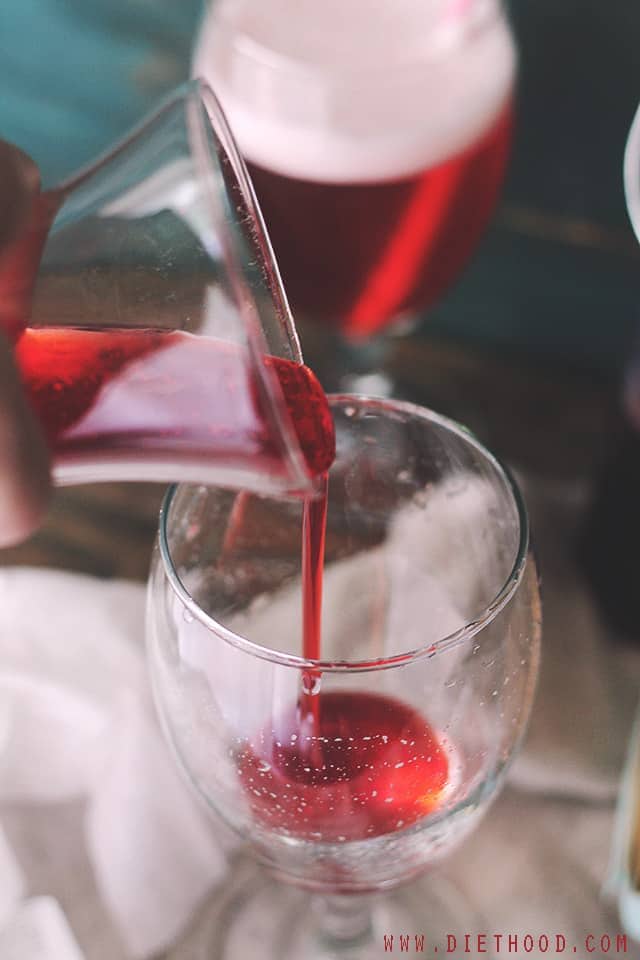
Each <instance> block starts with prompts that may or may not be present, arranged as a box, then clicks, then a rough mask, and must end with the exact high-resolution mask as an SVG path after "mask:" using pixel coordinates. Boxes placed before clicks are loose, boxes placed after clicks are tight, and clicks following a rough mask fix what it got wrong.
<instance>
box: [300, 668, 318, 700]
mask: <svg viewBox="0 0 640 960" xmlns="http://www.w3.org/2000/svg"><path fill="white" fill-rule="evenodd" d="M321 686H322V677H321V676H320V674H319V673H303V674H302V689H303V690H304V692H305V693H306V694H308V695H309V696H311V697H315V696H316V694H318V693H320V688H321Z"/></svg>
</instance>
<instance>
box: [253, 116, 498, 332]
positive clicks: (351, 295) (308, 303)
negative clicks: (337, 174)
mask: <svg viewBox="0 0 640 960" xmlns="http://www.w3.org/2000/svg"><path fill="white" fill-rule="evenodd" d="M511 120H512V117H511V109H510V108H505V109H504V110H503V111H502V112H501V113H500V115H499V117H498V118H497V119H496V120H495V122H494V123H493V125H492V127H491V129H490V130H489V131H488V132H487V133H485V134H484V135H483V136H481V137H480V139H479V140H478V141H477V142H476V143H474V144H473V145H472V146H470V147H467V149H465V150H464V151H463V152H461V153H459V154H457V155H456V156H453V157H449V158H447V159H445V160H444V161H443V162H441V163H439V164H438V165H437V166H435V167H431V168H428V169H426V170H424V171H423V172H421V173H418V174H416V175H414V176H411V177H407V178H402V179H398V180H388V181H381V182H378V183H322V182H318V181H315V182H314V181H311V180H302V179H295V178H291V177H287V176H283V175H282V174H279V173H276V172H273V171H271V170H266V169H263V168H262V167H259V166H256V165H255V164H251V163H250V164H249V170H250V173H251V177H252V179H253V183H254V186H255V189H256V194H257V197H258V200H259V202H260V206H261V208H262V212H263V214H264V218H265V222H266V224H267V227H268V230H269V235H270V237H271V241H272V243H273V248H274V251H275V254H276V259H277V261H278V264H279V266H280V270H281V273H282V277H283V280H284V285H285V288H286V290H287V295H288V297H289V299H290V301H291V303H292V305H293V307H294V310H296V311H299V312H301V313H306V314H309V315H311V316H314V317H321V318H323V319H324V320H326V322H327V323H330V324H332V325H334V326H337V327H339V328H340V329H341V330H342V331H343V332H344V333H345V334H347V335H348V336H350V337H353V338H357V337H366V336H370V335H371V334H374V333H376V332H377V331H379V330H380V329H382V328H383V327H384V326H385V325H386V324H387V323H388V322H389V321H390V320H392V319H393V318H395V317H398V316H399V315H400V314H403V313H409V312H412V311H415V310H417V309H418V308H421V307H428V306H429V305H431V304H432V303H434V302H435V301H436V300H438V298H439V297H441V296H442V295H443V294H444V293H445V291H446V290H447V289H448V287H449V286H450V285H451V283H452V282H453V281H454V280H455V279H456V277H457V276H458V274H459V273H460V271H461V270H462V268H463V267H464V266H465V264H466V262H467V260H468V259H469V257H470V256H471V254H472V253H473V251H474V249H475V247H476V245H477V243H478V241H479V239H480V237H481V236H482V233H483V231H484V229H485V227H486V225H487V223H488V221H489V218H490V216H491V214H492V212H493V209H494V206H495V203H496V200H497V196H498V191H499V189H500V186H501V184H502V180H503V177H504V172H505V168H506V163H507V157H508V154H509V145H510V140H511Z"/></svg>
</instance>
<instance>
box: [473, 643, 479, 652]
mask: <svg viewBox="0 0 640 960" xmlns="http://www.w3.org/2000/svg"><path fill="white" fill-rule="evenodd" d="M479 649H480V644H479V643H475V644H474V645H473V650H472V651H471V652H472V653H477V652H478V650H479Z"/></svg>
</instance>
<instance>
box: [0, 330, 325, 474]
mask: <svg viewBox="0 0 640 960" xmlns="http://www.w3.org/2000/svg"><path fill="white" fill-rule="evenodd" d="M16 359H17V362H18V366H19V368H20V372H21V375H22V379H23V382H24V384H25V387H26V389H27V392H28V395H29V397H30V399H31V402H32V404H33V406H34V408H35V410H36V412H37V414H38V416H39V418H40V420H41V422H42V424H43V427H44V429H45V432H46V435H47V438H48V440H49V442H50V444H51V447H52V449H53V451H54V455H55V458H56V459H58V460H65V459H73V458H78V457H82V458H85V459H92V458H95V459H96V460H99V461H101V462H104V461H105V460H113V461H119V460H127V459H130V458H131V457H136V456H145V457H146V458H148V459H155V460H157V461H158V462H163V461H167V462H168V463H169V464H179V463H180V462H181V461H182V460H188V461H189V462H191V461H193V462H194V463H196V464H197V463H200V465H201V467H202V468H203V469H204V468H205V466H206V464H207V462H208V460H210V459H211V458H214V459H216V460H224V462H225V463H232V464H235V465H236V466H237V467H238V468H239V469H242V468H243V466H245V465H246V467H247V468H248V469H251V471H252V472H256V464H259V466H260V468H261V469H262V470H263V471H264V472H265V473H266V474H268V475H270V476H279V475H281V474H284V473H285V471H286V465H285V463H284V458H285V451H284V450H283V449H282V448H281V445H280V443H279V432H278V431H277V430H275V429H273V415H272V413H271V411H270V409H269V406H268V404H267V403H266V402H265V400H264V388H263V386H262V384H261V382H260V381H259V378H258V377H257V376H256V374H255V369H254V368H253V367H252V365H251V364H250V363H249V362H248V356H247V353H246V351H243V350H241V349H239V348H237V347H235V346H234V345H233V344H229V343H224V342H222V341H219V340H214V339H208V338H205V337H194V336H192V335H190V334H187V333H180V332H171V333H164V332H159V331H153V330H132V331H124V330H115V329H114V330H101V331H93V330H74V329H62V328H60V329H56V328H42V329H27V330H25V331H24V333H23V334H22V336H21V337H20V339H19V341H18V343H17V345H16ZM264 363H265V364H266V366H267V367H268V368H269V369H270V370H272V371H273V372H274V373H275V374H276V375H277V377H278V380H279V382H280V386H281V388H282V393H283V396H284V399H285V403H286V406H287V409H288V412H289V415H290V418H291V422H292V424H293V426H294V428H295V430H296V433H297V436H298V440H299V443H300V447H301V449H302V452H303V454H304V456H305V458H306V463H307V468H308V471H309V473H311V474H318V473H322V472H323V471H325V470H326V469H327V468H328V466H329V465H330V463H331V462H332V460H333V457H334V452H335V451H334V443H335V440H334V432H333V422H332V419H331V414H330V411H329V407H328V404H327V400H326V397H325V395H324V393H323V391H322V388H321V387H320V385H319V384H318V382H317V380H316V379H315V377H314V375H313V373H312V372H311V371H310V370H309V369H308V368H307V367H304V366H301V365H298V364H294V363H291V362H289V361H286V360H281V359H277V358H274V357H267V358H265V360H264Z"/></svg>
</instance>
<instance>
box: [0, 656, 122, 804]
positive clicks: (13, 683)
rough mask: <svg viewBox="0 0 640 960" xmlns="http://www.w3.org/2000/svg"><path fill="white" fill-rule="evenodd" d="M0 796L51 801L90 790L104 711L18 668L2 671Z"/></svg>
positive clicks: (103, 735) (102, 743)
mask: <svg viewBox="0 0 640 960" xmlns="http://www.w3.org/2000/svg"><path fill="white" fill-rule="evenodd" d="M0 702H2V704H3V708H2V710H3V714H4V716H3V718H2V719H3V724H2V725H3V726H4V731H3V735H2V737H1V738H0V741H1V742H0V799H1V800H21V801H28V802H55V801H59V800H66V799H70V798H72V797H75V796H79V795H81V794H83V793H85V792H88V790H89V787H90V784H91V783H92V781H93V776H94V774H93V770H94V765H95V763H96V761H97V758H98V756H99V754H100V751H101V750H102V749H103V747H104V746H105V745H106V733H107V731H108V717H107V715H106V713H105V711H103V710H101V709H99V708H98V707H96V706H95V704H93V703H92V702H91V701H90V700H89V699H87V698H86V697H83V696H81V695H80V694H79V693H75V692H73V691H72V690H70V689H69V688H65V687H61V686H58V685H54V684H52V683H48V682H46V681H44V680H41V679H39V678H38V677H37V676H25V675H22V674H19V673H6V672H5V673H0Z"/></svg>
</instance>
